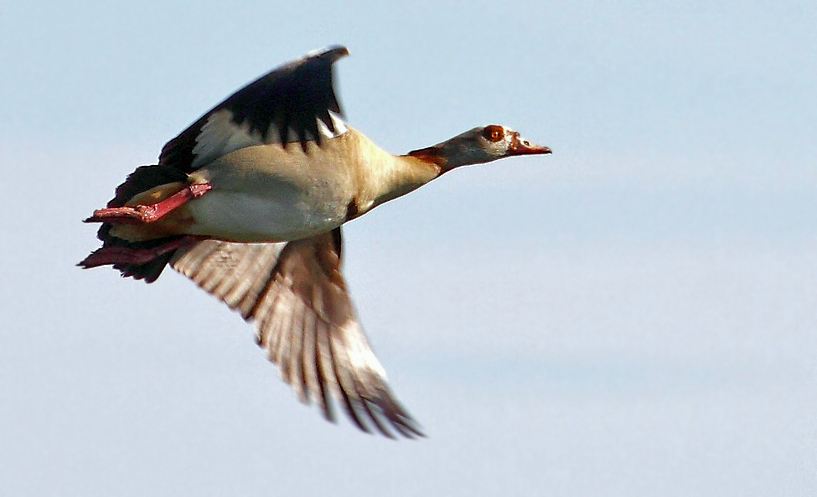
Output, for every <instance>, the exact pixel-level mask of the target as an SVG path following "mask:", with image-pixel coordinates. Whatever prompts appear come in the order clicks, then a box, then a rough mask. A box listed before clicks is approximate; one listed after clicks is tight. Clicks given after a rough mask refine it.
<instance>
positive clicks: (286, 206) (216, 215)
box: [188, 189, 346, 242]
mask: <svg viewBox="0 0 817 497" xmlns="http://www.w3.org/2000/svg"><path fill="white" fill-rule="evenodd" d="M315 193H317V192H315ZM315 197H317V195H308V194H304V195H296V196H290V195H282V196H277V197H269V196H263V197H262V196H257V195H253V194H252V193H245V192H230V191H227V192H222V191H217V190H215V189H214V190H211V191H209V192H207V193H206V194H204V195H203V196H201V197H200V198H198V199H196V200H193V201H191V202H190V203H189V206H188V209H189V212H190V213H191V215H192V217H193V220H194V223H193V225H192V226H191V227H190V228H189V230H188V234H191V235H206V236H212V237H215V238H220V239H224V240H231V241H237V242H278V241H286V240H297V239H299V238H306V237H310V236H314V235H317V234H320V233H325V232H327V231H330V230H332V229H334V228H336V227H338V226H340V225H341V224H342V223H343V222H344V221H345V218H346V211H345V207H343V206H342V205H341V203H340V202H338V201H337V200H335V199H323V201H316V200H317V199H316V198H315ZM338 200H339V199H338Z"/></svg>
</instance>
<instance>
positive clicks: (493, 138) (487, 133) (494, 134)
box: [482, 124, 505, 142]
mask: <svg viewBox="0 0 817 497" xmlns="http://www.w3.org/2000/svg"><path fill="white" fill-rule="evenodd" d="M482 136H484V137H485V139H486V140H488V141H489V142H498V141H499V140H501V139H502V138H504V137H505V130H504V129H502V126H496V125H494V124H492V125H490V126H485V129H484V130H483V131H482Z"/></svg>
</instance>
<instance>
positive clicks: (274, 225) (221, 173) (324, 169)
mask: <svg viewBox="0 0 817 497" xmlns="http://www.w3.org/2000/svg"><path fill="white" fill-rule="evenodd" d="M344 136H345V135H344ZM332 150H333V149H332V148H331V147H329V148H327V149H326V150H324V149H319V148H317V147H312V148H311V149H310V153H309V154H305V153H303V152H302V151H301V150H300V148H299V147H295V148H290V149H288V150H284V149H283V148H281V147H280V146H278V145H263V146H254V147H246V148H242V149H239V150H236V151H233V152H230V153H228V154H226V155H224V156H222V157H220V158H218V159H216V160H214V161H213V162H211V163H210V164H208V165H206V166H205V167H202V168H201V169H199V170H198V171H196V172H194V173H192V174H191V175H190V177H191V179H192V180H193V181H197V182H203V183H209V184H210V185H211V186H212V189H211V190H209V191H208V192H206V193H205V194H204V195H202V196H201V197H199V198H197V199H195V200H191V201H190V202H188V204H187V210H188V212H189V213H190V215H191V217H192V218H193V224H192V226H190V227H189V229H187V230H186V232H187V233H188V234H191V235H205V236H212V237H215V238H221V239H224V240H232V241H237V242H278V241H287V240H297V239H300V238H306V237H309V236H314V235H317V234H320V233H325V232H327V231H330V230H332V229H334V228H336V227H338V226H340V225H341V224H342V223H343V222H344V221H345V220H346V213H347V206H348V205H349V203H350V201H351V200H352V199H353V198H354V196H355V194H356V192H357V190H356V188H355V183H354V180H353V175H352V174H351V172H350V171H349V170H348V168H346V167H344V164H343V162H342V161H341V160H340V158H339V154H338V153H337V152H336V151H335V152H332Z"/></svg>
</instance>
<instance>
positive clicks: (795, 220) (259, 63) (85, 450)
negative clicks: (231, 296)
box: [0, 1, 817, 497]
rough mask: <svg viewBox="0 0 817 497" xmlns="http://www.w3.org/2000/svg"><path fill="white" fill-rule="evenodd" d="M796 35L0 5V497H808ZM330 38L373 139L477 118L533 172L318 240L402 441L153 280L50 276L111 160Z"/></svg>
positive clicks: (779, 22) (621, 14) (605, 24)
mask: <svg viewBox="0 0 817 497" xmlns="http://www.w3.org/2000/svg"><path fill="white" fill-rule="evenodd" d="M815 26H817V7H815V5H814V3H813V2H811V1H802V2H797V1H781V2H737V1H735V2H714V3H713V2H703V1H701V2H698V1H693V2H684V3H683V5H678V4H677V3H660V2H641V1H631V2H606V3H603V4H597V3H594V2H581V1H580V2H569V3H568V2H475V1H469V2H464V1H463V2H447V3H441V2H413V3H408V2H404V3H400V4H394V3H389V2H347V3H344V4H341V3H337V4H333V3H332V4H330V3H329V2H326V3H324V2H309V1H301V2H287V3H280V4H279V3H278V2H252V1H250V2H242V3H239V4H235V3H234V2H223V3H219V2H192V1H190V2H174V1H163V2H130V3H126V2H94V3H93V4H92V3H86V4H82V5H76V4H72V3H70V2H48V1H42V2H36V3H34V2H29V3H28V5H24V4H23V2H17V3H15V4H13V5H5V6H2V7H0V68H2V69H1V70H2V74H3V75H4V76H5V77H4V78H3V83H2V84H0V116H2V117H3V119H1V120H0V164H2V168H3V171H4V172H5V173H6V175H5V176H6V177H5V181H4V182H3V183H2V184H3V186H5V194H4V195H2V196H1V197H0V198H2V200H0V207H2V209H3V212H4V213H5V216H4V217H3V220H2V221H0V223H2V228H3V232H4V233H5V234H6V235H5V236H4V237H3V238H2V240H0V249H2V254H3V257H2V258H0V274H1V275H2V276H3V277H2V280H0V281H2V282H0V297H2V302H4V304H3V305H2V306H0V319H2V322H3V326H2V328H0V339H2V343H3V345H2V347H0V394H2V396H3V400H2V402H0V468H2V470H0V472H1V474H0V493H2V494H4V495H21V496H25V495H38V496H39V495H83V496H96V495H99V496H103V495H104V496H109V495H117V496H142V495H156V496H163V495H167V496H177V495H188V494H193V495H213V496H221V495H245V496H255V495H258V496H261V495H286V494H289V495H316V494H326V493H332V494H333V495H340V496H345V495H390V496H413V495H498V494H505V495H555V496H603V495H627V496H645V497H646V496H655V495H665V496H676V495H677V496H682V495H684V496H686V495H695V496H730V495H734V496H745V495H786V496H789V495H792V496H811V495H814V494H815V492H817V369H815V360H814V351H815V350H817V334H816V333H815V330H817V312H815V309H817V214H815V213H817V195H815V192H816V190H817V161H815V157H817V140H816V139H815V137H817V92H815V88H817V56H816V55H815V47H817V30H815ZM330 44H344V45H346V46H347V47H348V48H349V49H350V51H351V53H352V56H351V57H348V58H344V59H343V60H341V61H340V62H339V63H338V64H337V66H336V68H337V78H338V79H337V82H338V91H339V94H340V98H341V102H342V105H343V106H344V108H345V110H346V114H347V118H348V121H349V123H350V124H351V125H352V126H354V127H356V128H357V129H359V130H361V131H363V132H365V133H366V134H367V135H369V136H370V137H371V138H372V139H373V140H375V142H377V143H378V144H380V145H381V146H382V147H384V148H385V149H387V150H390V151H392V152H395V153H399V152H405V151H407V150H410V149H413V148H418V147H422V146H427V145H431V144H433V143H437V142H439V141H441V140H443V139H446V138H448V137H450V136H453V135H455V134H457V133H460V132H462V131H464V130H466V129H470V128H471V127H473V126H476V125H480V124H488V123H498V124H506V125H509V126H511V127H514V128H515V129H517V130H519V131H521V132H522V133H523V134H524V135H525V137H526V138H528V139H530V140H532V141H535V142H539V143H541V144H544V145H547V146H550V147H551V148H552V149H553V150H554V154H553V155H552V156H546V157H532V158H519V159H515V160H508V161H501V162H498V163H494V164H490V165H486V166H480V167H473V168H468V169H467V170H462V171H458V172H456V173H452V174H451V175H447V176H446V177H444V178H442V179H441V180H439V181H437V182H435V183H433V184H431V185H429V186H427V187H424V188H422V189H420V190H418V191H417V192H416V193H413V194H411V195H410V196H408V197H406V198H404V199H400V200H398V201H396V202H394V203H391V204H388V205H386V206H383V207H381V208H379V209H377V210H376V211H374V212H372V213H371V214H369V215H367V216H365V217H363V218H361V219H360V220H357V221H355V222H353V223H351V224H350V225H349V226H348V227H347V228H346V250H345V255H346V257H347V259H346V263H345V273H346V277H347V280H348V283H349V286H350V288H351V291H352V294H353V297H354V299H355V301H356V304H357V306H358V310H359V312H360V315H361V318H362V320H363V324H364V327H365V328H366V330H367V333H368V335H369V337H370V341H371V342H372V344H373V347H374V349H375V351H376V352H377V353H378V356H379V357H380V359H381V362H382V363H383V364H384V366H385V368H386V370H387V372H388V373H389V377H390V379H391V381H392V386H393V388H394V389H395V391H396V393H397V395H398V397H399V398H400V399H401V400H402V401H403V402H404V403H405V404H406V406H407V407H408V409H409V411H410V412H411V413H412V414H413V415H414V416H416V418H417V419H418V420H419V421H420V422H421V424H422V425H423V427H424V429H425V430H426V432H427V433H428V435H429V438H428V439H426V440H421V441H417V442H409V441H401V442H397V443H395V442H391V441H388V440H385V439H381V438H377V437H372V436H367V435H364V434H361V433H359V432H358V431H357V430H356V429H354V428H353V427H352V426H351V425H350V424H349V423H348V422H347V421H346V420H345V419H344V420H342V421H341V422H340V423H339V424H338V425H331V424H328V423H326V422H324V421H323V420H322V419H321V417H320V415H319V414H318V412H317V410H316V409H314V408H312V407H305V406H303V405H300V404H298V402H297V401H296V399H295V397H294V395H293V394H292V392H290V391H289V389H288V388H287V387H286V386H285V385H283V383H282V382H281V381H280V380H279V379H278V378H277V373H276V371H275V369H274V367H273V366H272V365H270V364H269V363H267V361H266V360H265V358H264V357H263V354H262V353H261V351H259V350H257V348H256V346H255V345H254V344H253V340H252V330H251V328H250V326H248V325H245V324H244V323H242V322H241V320H240V319H239V318H238V317H237V316H235V315H233V314H232V313H230V312H229V311H228V310H227V309H226V308H224V307H223V306H222V305H221V304H219V303H218V302H216V301H215V300H214V299H212V298H210V297H209V296H207V295H206V294H204V293H203V292H201V291H199V290H197V289H196V288H195V287H194V285H192V284H191V283H189V282H188V281H186V280H185V279H184V278H183V277H181V276H179V275H176V274H173V273H172V272H168V273H166V274H165V275H163V276H162V278H160V280H159V281H158V282H156V283H155V284H153V285H145V284H143V283H140V282H133V281H125V280H121V279H120V278H119V277H118V276H117V274H116V273H115V272H114V271H111V270H107V269H98V270H94V271H80V270H79V269H77V268H75V267H74V264H76V262H77V261H79V260H80V259H82V258H83V257H84V256H85V255H86V254H87V252H88V251H90V250H92V249H94V248H95V247H96V243H97V242H96V240H95V239H94V228H93V227H90V226H86V225H83V224H82V223H81V222H80V220H81V219H82V218H83V217H85V216H87V215H88V214H89V213H90V212H91V210H93V209H94V208H96V207H99V206H101V205H103V204H104V203H105V202H106V201H107V200H108V199H109V198H110V196H111V195H112V193H113V188H114V187H115V186H116V185H117V184H119V182H121V180H122V179H123V178H124V177H125V175H126V174H127V173H129V172H130V171H131V170H132V169H133V168H134V167H135V166H137V165H140V164H146V163H150V162H152V161H154V160H155V159H156V157H157V155H158V152H159V150H160V148H161V146H162V145H163V144H164V143H165V142H166V141H167V140H169V139H170V138H172V137H173V136H175V134H176V133H178V132H179V131H181V130H182V129H184V128H185V127H186V126H187V125H188V124H189V123H191V122H192V121H193V120H195V119H196V118H197V117H198V116H199V115H201V114H202V113H203V112H205V111H206V110H208V109H209V108H210V107H211V106H212V105H214V104H215V103H217V102H218V101H220V100H221V99H222V98H224V97H225V96H227V95H228V94H230V93H231V92H232V91H234V90H236V89H237V88H239V87H240V86H242V85H243V84H245V83H247V82H248V81H250V80H252V79H253V78H255V77H256V76H258V75H259V74H262V73H264V72H266V71H268V70H269V69H271V68H273V67H274V66H276V65H278V64H280V63H282V62H285V61H287V60H289V59H291V58H294V57H297V56H299V55H301V54H303V53H304V52H306V51H308V50H311V49H314V48H319V47H323V46H326V45H330Z"/></svg>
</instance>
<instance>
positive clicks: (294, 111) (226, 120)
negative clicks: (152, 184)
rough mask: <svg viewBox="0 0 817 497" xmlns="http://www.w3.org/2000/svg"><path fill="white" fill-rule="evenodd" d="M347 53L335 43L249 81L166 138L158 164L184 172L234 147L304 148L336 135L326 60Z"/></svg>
mask: <svg viewBox="0 0 817 497" xmlns="http://www.w3.org/2000/svg"><path fill="white" fill-rule="evenodd" d="M348 54H349V51H348V50H347V49H346V48H345V47H341V46H334V47H330V48H327V49H325V50H321V51H316V52H311V53H309V54H307V55H305V56H304V57H302V58H300V59H298V60H295V61H292V62H290V63H288V64H285V65H283V66H281V67H279V68H277V69H275V70H273V71H272V72H270V73H268V74H266V75H265V76H262V77H260V78H259V79H257V80H255V81H253V82H252V83H250V84H249V85H247V86H245V87H244V88H242V89H240V90H238V91H237V92H235V93H234V94H233V95H231V96H230V97H228V98H227V99H226V100H224V101H223V102H221V103H220V104H218V105H216V106H215V107H213V109H211V110H210V111H209V112H207V113H206V114H204V115H203V116H202V117H201V118H200V119H199V120H198V121H196V122H195V123H193V124H192V125H191V126H190V127H189V128H187V129H186V130H184V131H182V133H181V134H179V136H177V137H176V138H174V139H172V140H170V141H169V142H168V143H167V144H166V145H165V146H164V148H163V149H162V153H161V155H160V156H159V164H160V165H163V166H169V167H173V168H176V169H179V170H181V171H183V172H185V173H189V172H192V171H194V170H196V169H198V168H200V167H202V166H204V165H205V164H207V163H209V162H210V161H212V160H214V159H217V158H219V157H221V156H222V155H225V154H227V153H229V152H232V151H234V150H238V149H240V148H244V147H248V146H252V145H261V144H271V143H280V144H282V146H284V147H286V145H287V143H291V142H294V141H298V142H300V144H301V147H303V149H304V151H306V150H307V143H308V142H310V141H314V142H315V143H316V144H318V145H320V143H321V139H322V138H331V137H334V136H338V135H340V134H342V133H343V132H345V130H346V127H345V125H344V124H343V122H342V121H341V120H340V116H341V115H342V112H341V109H340V104H339V103H338V100H337V97H335V91H334V89H333V85H332V64H333V63H334V62H335V61H336V60H338V59H339V58H341V57H343V56H344V55H348ZM333 113H334V115H333Z"/></svg>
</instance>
